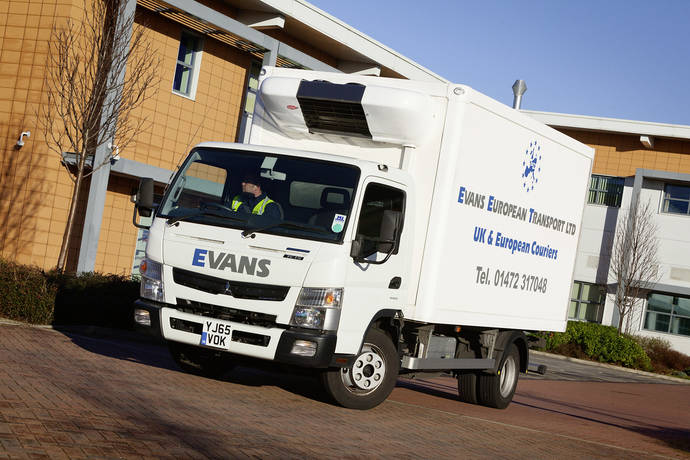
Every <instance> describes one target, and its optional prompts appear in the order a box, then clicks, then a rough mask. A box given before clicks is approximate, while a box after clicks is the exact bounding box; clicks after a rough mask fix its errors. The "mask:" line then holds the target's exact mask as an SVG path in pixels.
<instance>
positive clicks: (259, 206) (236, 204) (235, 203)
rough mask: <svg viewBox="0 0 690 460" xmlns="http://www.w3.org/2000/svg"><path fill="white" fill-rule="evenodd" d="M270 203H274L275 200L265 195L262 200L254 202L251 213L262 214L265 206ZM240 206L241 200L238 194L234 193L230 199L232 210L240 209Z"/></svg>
mask: <svg viewBox="0 0 690 460" xmlns="http://www.w3.org/2000/svg"><path fill="white" fill-rule="evenodd" d="M270 203H275V201H273V200H272V199H270V198H269V197H268V196H267V197H265V198H264V199H263V200H261V201H259V202H258V203H256V206H254V209H252V214H258V215H259V216H260V215H262V214H263V213H264V210H265V209H266V206H268V205H269V204H270ZM240 206H242V200H241V198H240V196H239V195H236V196H235V198H233V199H232V204H231V205H230V207H231V208H232V210H233V211H237V210H238V209H240Z"/></svg>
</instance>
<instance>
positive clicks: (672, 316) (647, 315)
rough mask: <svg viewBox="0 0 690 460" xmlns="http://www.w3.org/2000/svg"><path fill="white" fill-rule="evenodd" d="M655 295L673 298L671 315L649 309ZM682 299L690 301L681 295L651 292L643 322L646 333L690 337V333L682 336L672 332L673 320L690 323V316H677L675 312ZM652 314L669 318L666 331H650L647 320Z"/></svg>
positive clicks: (689, 298)
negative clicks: (683, 320)
mask: <svg viewBox="0 0 690 460" xmlns="http://www.w3.org/2000/svg"><path fill="white" fill-rule="evenodd" d="M655 294H657V295H660V296H668V297H671V298H672V299H671V312H670V313H666V312H663V311H658V310H650V309H649V300H650V298H651V297H652V296H653V295H655ZM680 298H682V299H688V300H690V296H684V295H680V294H670V293H666V292H658V291H654V292H650V293H649V295H648V296H647V303H646V305H645V311H644V321H643V322H642V329H644V330H645V331H649V332H654V333H659V334H670V335H675V336H678V337H690V333H688V334H681V333H679V332H673V331H672V330H671V329H672V327H673V319H674V318H682V319H686V320H689V321H690V316H688V315H680V314H677V313H676V312H675V309H676V306H677V305H678V299H680ZM650 313H652V314H654V315H662V316H666V317H668V327H667V328H666V330H665V331H661V330H659V329H650V328H648V327H647V318H648V317H649V314H650Z"/></svg>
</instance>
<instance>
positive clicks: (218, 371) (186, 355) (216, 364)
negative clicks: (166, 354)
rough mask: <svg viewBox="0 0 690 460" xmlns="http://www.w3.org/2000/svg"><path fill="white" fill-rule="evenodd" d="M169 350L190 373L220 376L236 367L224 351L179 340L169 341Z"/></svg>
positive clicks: (181, 366) (174, 358)
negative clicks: (179, 341)
mask: <svg viewBox="0 0 690 460" xmlns="http://www.w3.org/2000/svg"><path fill="white" fill-rule="evenodd" d="M168 350H170V355H171V356H172V358H173V360H174V361H175V364H177V366H178V367H179V368H180V369H182V370H183V371H185V372H187V373H189V374H194V375H201V376H204V377H209V378H219V377H222V376H223V375H224V374H225V373H226V372H228V371H230V370H232V368H233V367H234V363H233V362H232V360H231V359H230V358H229V357H228V356H227V353H224V352H222V351H215V350H211V349H206V348H201V347H197V346H194V345H188V344H185V343H178V342H168Z"/></svg>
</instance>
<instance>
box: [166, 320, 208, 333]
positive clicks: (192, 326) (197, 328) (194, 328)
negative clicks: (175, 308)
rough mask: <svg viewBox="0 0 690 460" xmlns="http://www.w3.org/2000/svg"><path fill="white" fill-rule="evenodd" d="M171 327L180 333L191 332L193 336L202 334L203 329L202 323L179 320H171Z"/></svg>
mask: <svg viewBox="0 0 690 460" xmlns="http://www.w3.org/2000/svg"><path fill="white" fill-rule="evenodd" d="M170 327H171V328H173V329H177V330H178V331H184V332H191V333H192V334H201V329H202V325H201V323H195V322H194V321H187V320H186V319H179V318H170Z"/></svg>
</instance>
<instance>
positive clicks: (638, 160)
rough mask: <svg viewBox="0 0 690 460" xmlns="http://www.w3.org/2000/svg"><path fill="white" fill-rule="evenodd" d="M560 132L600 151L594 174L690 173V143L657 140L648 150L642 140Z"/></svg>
mask: <svg viewBox="0 0 690 460" xmlns="http://www.w3.org/2000/svg"><path fill="white" fill-rule="evenodd" d="M560 131H562V132H563V133H565V134H567V135H568V136H570V137H572V138H575V139H577V140H579V141H580V142H583V143H585V144H588V145H589V146H591V147H593V148H594V149H595V150H596V154H595V156H594V165H593V167H592V172H593V173H594V174H602V175H606V176H619V177H626V176H634V175H635V170H636V169H637V168H645V169H657V170H660V171H673V172H679V173H690V141H682V140H675V139H659V138H656V139H655V140H654V148H653V149H646V148H644V147H643V146H642V144H641V143H640V136H634V135H625V134H615V133H595V132H589V131H577V130H572V129H570V130H569V129H561V130H560Z"/></svg>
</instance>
